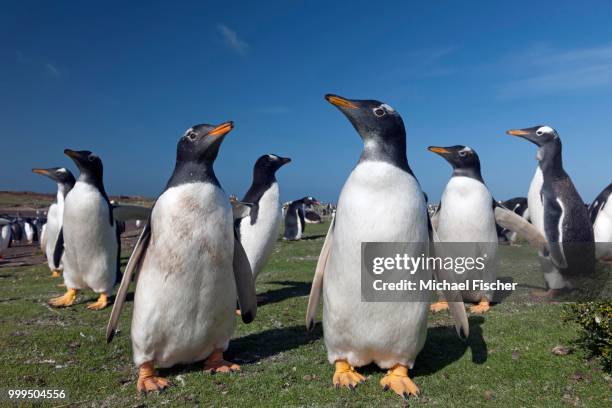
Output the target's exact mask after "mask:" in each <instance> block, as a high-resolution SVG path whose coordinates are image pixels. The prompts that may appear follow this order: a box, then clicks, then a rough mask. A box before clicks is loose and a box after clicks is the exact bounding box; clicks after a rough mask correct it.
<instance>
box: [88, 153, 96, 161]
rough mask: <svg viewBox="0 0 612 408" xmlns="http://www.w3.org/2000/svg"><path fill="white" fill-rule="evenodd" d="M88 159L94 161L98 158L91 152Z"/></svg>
mask: <svg viewBox="0 0 612 408" xmlns="http://www.w3.org/2000/svg"><path fill="white" fill-rule="evenodd" d="M88 159H89V161H90V162H92V161H94V160H96V156H94V155H93V154H90V155H89V157H88Z"/></svg>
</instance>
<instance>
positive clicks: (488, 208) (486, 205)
mask: <svg viewBox="0 0 612 408" xmlns="http://www.w3.org/2000/svg"><path fill="white" fill-rule="evenodd" d="M428 150H429V151H431V152H433V153H436V154H438V155H440V156H442V157H443V158H444V159H445V160H446V161H447V162H448V163H449V164H450V165H451V166H452V168H453V174H452V176H451V178H450V180H449V181H448V184H447V185H446V188H445V189H444V192H443V193H442V198H441V200H440V206H439V208H438V211H437V213H438V221H437V228H436V233H437V234H438V238H439V242H470V243H474V251H475V252H473V253H472V251H471V249H472V248H468V247H467V246H466V248H465V251H470V254H469V256H471V257H473V258H474V259H476V258H477V257H483V258H484V259H486V263H485V268H484V270H482V271H478V272H477V271H472V272H470V273H464V274H456V276H455V279H456V281H457V282H466V281H467V280H470V281H474V280H476V279H482V280H484V281H485V282H493V281H494V280H495V265H494V263H495V257H496V254H497V230H496V224H495V215H494V201H493V197H492V196H491V193H490V192H489V189H488V188H487V186H486V184H485V182H484V180H483V179H482V174H481V171H480V159H479V157H478V153H476V151H475V150H474V149H472V148H470V147H467V146H449V147H437V146H430V147H429V148H428ZM480 243H487V245H483V244H480ZM444 248H445V247H444V246H440V249H441V250H444ZM436 255H438V254H436ZM462 256H466V254H463V253H462ZM468 283H469V282H468ZM461 295H462V297H463V300H464V301H468V302H475V303H478V305H476V306H472V307H471V308H470V311H471V312H472V313H484V312H486V311H487V310H489V308H490V303H491V301H492V300H493V293H492V292H490V291H475V290H466V291H462V292H461ZM447 308H448V303H447V302H445V301H440V302H437V303H434V304H433V305H431V310H432V311H434V312H437V311H440V310H443V309H447Z"/></svg>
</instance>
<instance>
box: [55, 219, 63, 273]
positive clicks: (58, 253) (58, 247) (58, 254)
mask: <svg viewBox="0 0 612 408" xmlns="http://www.w3.org/2000/svg"><path fill="white" fill-rule="evenodd" d="M62 255H64V227H62V228H60V231H59V233H58V234H57V240H56V241H55V249H54V250H53V266H54V267H55V269H59V267H60V261H61V260H62Z"/></svg>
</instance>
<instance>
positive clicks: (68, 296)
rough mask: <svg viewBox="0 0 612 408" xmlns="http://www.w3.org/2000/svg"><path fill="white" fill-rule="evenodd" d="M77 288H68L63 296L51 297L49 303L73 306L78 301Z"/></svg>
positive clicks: (58, 305) (59, 305) (57, 305)
mask: <svg viewBox="0 0 612 408" xmlns="http://www.w3.org/2000/svg"><path fill="white" fill-rule="evenodd" d="M76 296H77V292H76V289H68V290H67V291H66V293H64V294H63V295H62V296H59V297H56V298H52V299H49V304H50V305H51V306H55V307H67V306H72V305H73V304H74V302H75V301H76Z"/></svg>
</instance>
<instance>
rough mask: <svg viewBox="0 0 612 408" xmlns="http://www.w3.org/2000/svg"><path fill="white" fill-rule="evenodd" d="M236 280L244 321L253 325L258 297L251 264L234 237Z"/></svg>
mask: <svg viewBox="0 0 612 408" xmlns="http://www.w3.org/2000/svg"><path fill="white" fill-rule="evenodd" d="M233 264H234V279H235V280H236V290H237V292H238V305H239V306H240V315H241V317H242V321H243V322H245V323H251V322H252V321H253V319H255V315H256V314H257V296H256V294H255V280H254V279H253V272H252V270H251V264H250V263H249V258H248V257H247V254H246V252H245V251H244V248H243V247H242V244H241V243H240V241H239V240H238V237H236V236H234V262H233Z"/></svg>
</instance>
